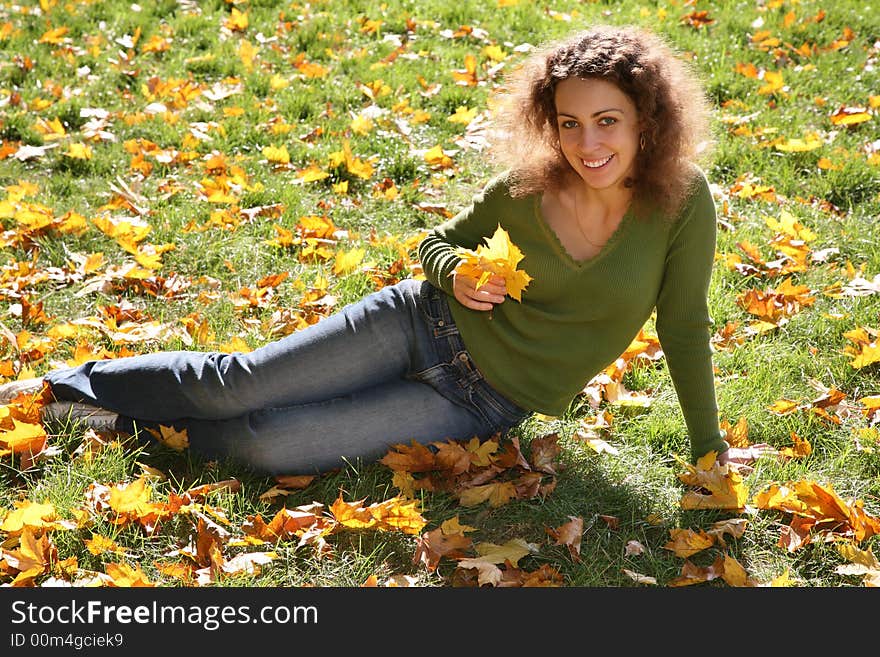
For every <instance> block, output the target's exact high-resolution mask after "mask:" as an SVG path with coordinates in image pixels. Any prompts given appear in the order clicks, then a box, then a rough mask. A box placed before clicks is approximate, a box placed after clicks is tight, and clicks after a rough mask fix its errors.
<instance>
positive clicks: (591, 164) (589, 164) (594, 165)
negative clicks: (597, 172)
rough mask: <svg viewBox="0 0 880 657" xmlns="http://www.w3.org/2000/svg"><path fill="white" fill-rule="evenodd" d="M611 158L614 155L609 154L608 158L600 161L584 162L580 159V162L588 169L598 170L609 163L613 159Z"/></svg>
mask: <svg viewBox="0 0 880 657" xmlns="http://www.w3.org/2000/svg"><path fill="white" fill-rule="evenodd" d="M613 157H614V155H613V154H611V155H609V156H608V157H603V158H602V159H601V160H584V159H582V160H581V162H582V163H583V165H584V166H585V167H587V168H588V169H600V168H602V167H604V166H605V165H606V164H608V163H609V162H610V161H611V158H613Z"/></svg>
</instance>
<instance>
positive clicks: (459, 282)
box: [452, 270, 507, 310]
mask: <svg viewBox="0 0 880 657" xmlns="http://www.w3.org/2000/svg"><path fill="white" fill-rule="evenodd" d="M476 287H477V281H476V279H474V278H471V277H470V276H465V275H462V274H460V273H459V272H458V270H456V271H454V272H452V292H453V295H454V296H455V298H456V300H457V301H458V302H459V303H460V304H461V305H463V306H464V307H465V308H470V309H471V310H492V308H494V307H495V304H496V303H501V302H502V301H504V299H505V295H506V294H507V284H506V283H505V282H504V277H503V276H498V275H495V276H492V277H491V278H490V279H489V280H488V281H487V282H486V283H485V284H484V285H483V286H482V287H480V289H479V290H477V289H476Z"/></svg>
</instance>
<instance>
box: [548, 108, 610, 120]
mask: <svg viewBox="0 0 880 657" xmlns="http://www.w3.org/2000/svg"><path fill="white" fill-rule="evenodd" d="M605 112H620V113H621V114H623V110H622V109H620V108H618V107H608V108H606V109H602V110H599V111H598V112H593V113H592V114H590V118H595V117H597V116H599V115H600V114H604V113H605ZM556 115H557V116H570V117H571V118H573V119H576V118H577V115H575V114H569V113H568V112H559V111H557V112H556Z"/></svg>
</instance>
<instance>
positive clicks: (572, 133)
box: [555, 78, 639, 189]
mask: <svg viewBox="0 0 880 657" xmlns="http://www.w3.org/2000/svg"><path fill="white" fill-rule="evenodd" d="M555 102H556V114H557V118H556V128H557V130H558V131H559V145H560V146H561V148H562V153H563V155H564V156H565V159H566V160H567V161H568V163H569V164H570V165H571V167H572V168H573V169H574V170H575V172H577V174H578V175H579V176H580V177H581V179H582V180H583V181H584V182H585V183H586V184H587V185H588V186H589V187H592V188H594V189H608V188H613V187H617V186H621V185H622V184H623V182H624V180H625V179H626V177H627V176H629V175H631V174H632V172H633V170H634V168H635V160H636V155H637V154H638V151H639V117H638V112H637V111H636V106H635V104H634V103H633V102H632V101H631V100H630V99H629V97H628V96H627V95H626V94H625V93H623V92H622V91H621V90H620V89H619V88H618V87H617V85H615V84H614V83H612V82H607V81H606V80H601V79H598V78H590V79H586V80H585V79H581V78H567V79H565V80H563V81H562V82H560V83H559V84H558V85H556V96H555Z"/></svg>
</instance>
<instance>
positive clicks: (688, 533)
mask: <svg viewBox="0 0 880 657" xmlns="http://www.w3.org/2000/svg"><path fill="white" fill-rule="evenodd" d="M669 535H670V536H671V537H672V538H671V539H670V540H669V541H667V542H666V544H665V545H664V546H663V547H664V548H665V549H667V550H670V551H671V552H673V553H674V554H675V556H677V557H682V558H685V559H686V558H688V557H690V556H692V555H694V554H696V553H697V552H702V551H703V550H705V549H707V548H710V547H712V545H714V544H715V539H713V538H712V536H710V535H709V534H707V533H706V532H705V531H703V530H700V531H699V532H696V531H694V530H693V529H670V530H669Z"/></svg>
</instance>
